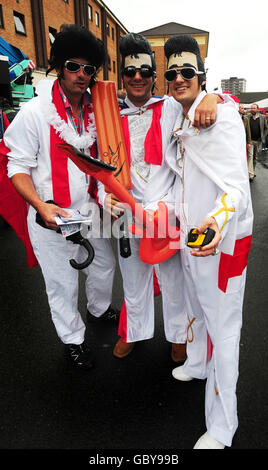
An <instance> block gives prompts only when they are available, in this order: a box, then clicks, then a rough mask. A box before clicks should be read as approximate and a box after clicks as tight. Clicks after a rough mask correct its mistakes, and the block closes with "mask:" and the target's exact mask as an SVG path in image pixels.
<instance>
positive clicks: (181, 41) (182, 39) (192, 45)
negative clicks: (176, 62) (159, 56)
mask: <svg viewBox="0 0 268 470" xmlns="http://www.w3.org/2000/svg"><path fill="white" fill-rule="evenodd" d="M164 50H165V56H166V58H167V59H169V58H170V56H171V55H172V54H181V53H182V52H192V53H193V54H195V55H196V59H197V66H198V70H199V71H200V72H204V74H202V75H198V83H199V85H200V86H201V84H202V82H203V81H204V80H206V74H205V66H204V62H203V60H202V58H201V55H200V49H199V46H198V43H197V41H196V40H195V39H194V38H193V37H192V36H189V35H187V34H180V35H178V36H172V37H171V38H169V39H168V40H167V42H166V43H165V46H164ZM204 89H205V88H204Z"/></svg>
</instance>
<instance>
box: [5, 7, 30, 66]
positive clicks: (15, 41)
mask: <svg viewBox="0 0 268 470" xmlns="http://www.w3.org/2000/svg"><path fill="white" fill-rule="evenodd" d="M0 5H2V13H3V21H4V28H0V36H1V37H2V38H4V39H5V40H6V41H7V42H9V43H10V44H12V45H13V46H16V47H18V48H19V49H21V50H22V51H23V52H24V53H25V54H26V55H28V56H29V57H30V58H31V59H32V60H33V61H34V62H36V57H35V46H34V34H33V26H32V12H31V2H30V0H20V1H19V3H17V2H16V0H2V1H1V0H0ZM13 11H16V12H18V13H21V14H23V15H24V19H25V29H26V36H24V35H22V34H18V33H16V30H15V24H14V17H13Z"/></svg>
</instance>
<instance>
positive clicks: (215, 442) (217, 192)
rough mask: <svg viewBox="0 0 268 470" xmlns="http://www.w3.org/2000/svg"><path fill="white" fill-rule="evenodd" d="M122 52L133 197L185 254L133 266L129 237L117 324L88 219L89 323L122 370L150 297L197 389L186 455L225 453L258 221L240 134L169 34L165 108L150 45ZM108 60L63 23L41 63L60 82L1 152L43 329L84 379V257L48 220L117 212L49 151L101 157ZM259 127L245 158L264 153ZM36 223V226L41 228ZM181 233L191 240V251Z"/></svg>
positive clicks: (185, 45) (194, 57) (148, 320)
mask: <svg viewBox="0 0 268 470" xmlns="http://www.w3.org/2000/svg"><path fill="white" fill-rule="evenodd" d="M119 48H120V54H121V59H122V60H121V63H122V69H121V73H122V79H123V84H124V90H125V93H126V96H125V97H123V99H120V100H119V107H120V114H121V117H122V123H124V124H123V129H124V134H125V140H126V142H127V143H128V145H127V148H128V164H129V171H130V176H131V182H132V189H131V191H130V192H131V194H132V196H133V197H134V198H135V200H136V201H137V203H139V204H140V205H142V207H143V208H144V209H145V211H147V213H148V215H149V217H152V218H155V217H156V215H157V214H158V210H159V209H158V207H159V206H158V203H159V201H161V202H163V203H165V205H166V207H167V208H168V211H169V212H170V214H173V215H175V217H176V219H177V221H178V223H179V225H180V247H179V249H178V250H177V251H176V253H175V254H173V256H170V257H168V258H167V259H166V260H165V261H163V262H162V263H159V264H157V265H155V264H149V263H144V262H143V261H141V259H140V256H139V247H140V242H141V239H140V237H135V236H132V237H130V238H129V243H130V251H131V255H130V256H129V257H127V258H124V257H122V256H120V250H119V251H118V260H119V266H120V271H121V275H122V280H123V292H124V304H123V306H122V310H121V312H120V313H119V312H117V311H116V310H115V309H113V307H112V287H113V281H114V272H115V255H114V252H113V250H112V247H111V244H110V240H109V238H106V237H105V236H104V235H102V236H100V237H96V236H94V230H92V229H91V228H92V226H94V220H96V219H94V217H93V219H92V221H91V224H90V227H91V228H89V229H88V233H87V237H88V239H89V240H90V243H91V245H92V247H93V248H94V253H95V256H94V259H93V261H92V263H91V264H90V265H89V266H88V267H86V268H85V269H84V273H85V274H86V276H87V278H86V284H85V288H86V295H87V302H88V304H87V309H88V313H87V315H88V318H89V319H90V320H92V321H93V320H94V321H103V320H106V321H111V322H119V330H118V333H119V340H118V341H117V343H116V345H115V347H114V350H113V354H114V356H115V357H117V358H118V359H120V360H121V359H122V358H125V357H126V356H128V355H129V354H130V353H131V352H132V351H133V347H134V345H135V342H137V341H141V340H148V339H150V338H152V337H153V335H154V296H155V295H157V293H156V285H157V288H158V293H159V292H161V295H162V310H163V318H164V330H165V336H166V339H167V341H168V342H170V343H171V357H172V359H173V361H174V363H175V364H176V367H175V368H174V370H173V371H172V375H173V377H174V379H176V380H179V381H181V382H188V381H190V380H193V379H195V378H197V379H202V380H206V395H205V402H206V407H205V408H206V428H207V429H206V432H205V434H204V435H203V436H201V438H200V439H199V440H198V442H197V443H196V445H195V447H194V448H195V449H223V448H224V447H225V446H231V444H232V439H233V436H234V434H235V432H236V429H237V426H238V419H237V404H236V383H237V377H238V359H239V357H238V356H239V338H240V330H241V326H242V305H243V296H244V288H245V279H246V266H247V259H248V254H249V250H250V244H251V233H252V223H253V214H252V206H251V197H250V187H249V177H248V172H249V170H248V166H247V158H246V138H245V129H244V126H243V123H242V121H241V119H240V116H239V113H238V112H237V107H236V104H235V103H234V102H233V100H232V99H231V98H230V97H229V96H227V95H224V94H223V95H219V96H218V95H214V94H207V93H206V88H205V86H206V73H205V68H204V64H203V61H202V58H201V55H200V51H199V47H198V44H197V42H196V41H195V39H193V38H192V37H190V36H187V35H182V36H175V37H172V38H170V39H169V40H168V41H167V42H166V44H165V55H166V59H167V63H168V67H167V70H166V72H165V79H166V80H167V82H168V83H169V91H170V96H164V97H158V96H156V95H155V94H154V91H155V83H156V77H157V70H156V64H155V60H154V55H153V51H152V49H151V46H150V44H149V42H148V41H147V40H146V39H145V38H144V37H143V36H141V35H139V34H135V33H128V34H126V35H125V36H123V37H122V38H121V39H120V43H119ZM105 57H106V51H105V48H104V45H103V43H102V41H100V40H99V39H97V38H96V37H95V36H94V35H93V34H92V33H91V32H90V31H88V30H87V29H85V28H81V27H78V26H75V25H69V26H66V25H64V26H63V27H62V29H61V31H60V33H58V35H57V36H56V39H55V41H54V43H53V45H52V47H51V53H50V59H49V65H50V68H49V71H51V70H56V73H57V79H56V80H55V81H50V80H46V81H44V82H43V83H42V84H40V86H39V87H38V89H37V95H38V96H36V97H35V98H33V99H32V100H30V101H29V102H28V103H27V104H25V105H24V106H23V108H22V109H21V110H20V111H19V113H18V114H17V116H16V118H15V119H14V120H13V122H12V124H10V125H9V126H7V128H6V130H5V133H4V138H3V140H2V143H1V154H2V156H3V157H4V158H6V161H7V174H8V178H9V179H10V180H11V181H12V184H13V186H14V188H15V189H16V191H17V193H18V194H19V195H20V196H21V197H22V198H23V200H24V201H26V203H27V205H28V206H29V210H28V213H27V226H28V232H29V238H30V242H31V245H32V248H33V252H34V256H35V257H36V262H38V263H39V265H40V267H41V270H42V274H43V276H44V280H45V285H46V292H47V296H48V302H49V306H50V311H51V317H52V321H53V323H54V325H55V328H56V331H57V334H58V336H59V338H60V340H61V341H62V342H63V343H64V344H65V345H66V348H67V350H68V351H69V355H70V359H71V360H72V361H73V363H74V364H75V365H76V366H78V367H81V368H85V369H91V368H92V365H93V359H92V351H91V350H90V348H89V346H88V345H87V344H86V343H85V340H84V338H85V328H86V327H85V324H84V322H83V320H82V317H81V314H80V312H79V311H78V307H77V305H78V272H77V270H75V269H73V267H72V266H71V265H70V263H69V259H71V258H72V259H73V258H74V259H78V260H79V259H83V248H82V247H81V246H80V245H76V244H73V243H72V242H71V241H66V239H65V238H64V237H63V236H62V234H61V233H59V230H58V229H59V227H58V225H57V223H56V220H55V217H56V216H58V215H60V216H62V217H65V218H69V217H70V212H69V209H79V210H82V209H83V210H84V211H85V208H88V207H89V204H90V207H92V206H93V207H95V208H96V211H97V208H99V207H100V208H101V210H102V211H103V212H105V213H108V214H110V217H111V218H112V219H115V220H116V219H117V218H118V217H120V216H121V215H122V214H123V213H124V211H125V210H126V208H125V206H124V204H123V203H122V201H120V200H119V199H118V198H117V197H115V195H113V194H112V193H110V192H109V191H108V190H107V188H105V186H104V185H102V184H101V183H98V184H97V193H96V185H95V190H93V186H94V184H93V183H94V181H93V178H89V177H88V175H86V174H85V173H84V172H82V171H81V170H80V169H79V168H78V167H77V166H76V165H75V164H74V163H73V162H72V161H71V160H70V159H68V158H67V156H66V154H65V153H64V152H63V151H62V150H61V149H60V147H59V146H58V144H60V143H62V142H65V143H67V144H70V145H71V146H73V147H76V148H77V149H80V150H82V151H83V152H84V153H85V154H87V155H90V156H92V157H94V158H99V155H98V136H97V134H96V128H95V125H94V108H93V105H92V101H91V95H90V90H91V89H92V88H93V87H94V85H95V82H96V80H97V78H96V74H97V72H98V70H99V69H100V67H101V66H102V65H103V63H104V61H105ZM107 119H109V116H107ZM255 121H256V119H254V123H253V127H252V129H253V128H254V129H255V133H254V131H253V130H251V137H250V141H249V140H247V144H248V146H249V145H251V142H255V141H256V142H258V141H259V138H257V130H256V127H257V126H254V124H256V122H255ZM243 122H244V124H245V120H244V118H243ZM259 122H262V121H261V119H260V121H259ZM245 127H246V125H245ZM247 138H248V137H247ZM248 148H249V147H248ZM253 162H254V154H253ZM253 168H254V166H253ZM250 174H251V173H250ZM250 177H251V176H250ZM95 183H96V182H95ZM96 194H97V196H96ZM84 211H83V213H84ZM97 212H98V211H97ZM37 214H39V216H40V217H41V219H42V220H43V226H41V225H39V224H38V223H37V222H36V220H37V219H36V215H37ZM190 229H193V230H194V233H195V235H196V238H197V239H198V242H197V243H196V245H194V246H192V247H191V248H189V247H188V246H187V243H188V234H189V231H190ZM208 232H210V233H213V235H214V236H213V237H212V239H211V240H210V241H209V242H208V244H202V242H200V241H199V240H200V239H201V240H203V239H204V237H205V234H207V233H208ZM102 233H103V234H104V232H102ZM208 344H209V345H210V347H209V348H208ZM167 373H168V372H167ZM186 386H187V385H186ZM178 393H179V390H178ZM189 417H190V410H189Z"/></svg>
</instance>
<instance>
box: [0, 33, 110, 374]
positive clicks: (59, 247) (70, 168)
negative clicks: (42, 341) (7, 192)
mask: <svg viewBox="0 0 268 470" xmlns="http://www.w3.org/2000/svg"><path fill="white" fill-rule="evenodd" d="M104 58H105V50H104V46H103V43H102V42H101V41H100V40H99V39H97V38H96V37H95V36H94V35H93V34H92V33H91V32H89V31H88V30H86V29H85V28H81V27H78V26H75V25H70V26H68V27H66V26H64V27H62V29H61V32H60V33H58V35H57V37H56V39H55V42H54V43H53V46H52V48H51V55H50V69H49V70H52V69H54V68H55V69H56V71H57V73H58V79H57V80H55V81H54V83H53V86H52V85H51V81H47V80H45V81H43V83H42V84H40V95H39V96H37V97H35V98H33V99H32V100H31V101H29V102H28V103H26V104H25V105H24V107H23V108H22V109H21V110H20V112H19V113H18V115H17V117H16V119H15V120H14V121H13V122H12V124H11V125H10V126H9V128H8V130H7V132H6V133H5V137H4V143H5V146H6V149H7V156H8V159H9V161H8V175H9V177H10V178H11V180H12V183H13V185H14V186H15V188H16V190H17V191H18V193H19V194H21V195H22V196H23V197H24V198H25V199H26V201H27V202H28V203H29V204H30V207H29V212H28V219H27V221H28V231H29V235H30V240H31V243H32V246H33V249H34V253H35V256H36V258H37V260H38V262H39V265H40V267H41V269H42V273H43V276H44V280H45V284H46V292H47V295H48V301H49V306H50V310H51V315H52V320H53V322H54V325H55V328H56V331H57V334H58V336H59V338H60V339H61V341H62V342H63V343H64V344H65V345H66V347H67V350H68V352H69V355H70V358H71V359H72V360H73V362H74V364H75V365H77V366H79V367H82V368H91V367H92V359H91V352H90V350H89V348H88V347H87V345H86V344H85V342H84V335H85V324H84V322H83V320H82V317H81V315H80V312H79V311H78V271H77V270H75V269H73V268H72V267H71V265H70V263H69V260H70V259H75V260H76V261H80V262H81V261H83V260H84V259H85V256H86V255H85V250H84V248H83V247H81V246H78V245H75V244H73V243H72V242H71V241H67V240H66V239H65V238H64V237H63V236H62V235H61V234H59V233H57V232H56V230H57V229H58V226H57V225H56V222H55V216H56V214H60V215H63V216H68V213H66V211H65V210H64V209H66V208H68V209H78V210H81V212H82V213H83V214H85V215H87V212H85V211H89V209H91V210H92V209H93V212H94V208H95V209H96V212H98V211H97V208H98V206H97V204H96V201H95V200H94V199H93V198H92V197H91V196H90V195H89V182H90V181H89V179H88V178H86V176H85V174H84V173H83V172H81V171H80V170H79V169H78V168H77V167H76V165H74V163H73V162H72V161H71V160H70V159H67V157H66V156H65V154H64V153H63V152H62V151H60V150H59V148H58V147H57V143H59V142H67V143H69V144H71V145H74V146H75V147H77V148H79V149H81V150H83V151H84V152H86V153H88V154H91V155H92V156H94V157H96V156H97V155H96V153H97V151H96V129H95V123H94V114H93V108H92V104H91V99H90V94H89V93H88V92H87V89H88V87H91V86H94V77H95V75H96V72H97V69H98V68H99V67H100V66H101V65H102V64H103V62H104ZM41 85H42V86H41ZM51 200H52V201H54V202H55V203H56V204H58V205H59V207H58V206H56V205H55V204H50V203H49V204H48V203H46V201H51ZM37 211H38V212H39V214H40V215H41V217H42V219H43V221H44V222H45V225H46V226H47V228H50V229H51V230H48V229H46V228H43V227H41V226H40V225H38V224H37V223H36V213H37ZM93 224H94V220H93ZM89 236H90V235H89ZM90 243H91V244H92V246H93V248H94V251H95V257H94V260H93V262H92V264H91V265H89V266H88V268H86V269H84V272H85V274H86V275H87V280H86V294H87V300H88V310H89V311H90V312H91V314H93V315H95V317H96V318H101V316H103V315H102V314H103V312H104V313H105V316H107V312H108V314H109V312H110V307H109V306H110V304H111V297H112V286H113V279H114V271H115V259H114V254H113V251H112V248H111V245H110V241H109V240H108V239H104V238H99V239H97V238H91V239H90Z"/></svg>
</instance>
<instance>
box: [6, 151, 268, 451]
mask: <svg viewBox="0 0 268 470" xmlns="http://www.w3.org/2000/svg"><path fill="white" fill-rule="evenodd" d="M260 158H261V162H259V163H258V165H257V177H256V178H255V180H254V182H253V183H252V184H251V190H252V197H253V205H254V211H255V222H254V240H253V247H252V251H251V255H250V260H249V266H248V277H247V286H246V294H245V302H244V326H243V330H242V337H241V345H240V358H241V359H240V376H239V382H238V411H239V428H238V431H237V433H236V436H235V438H234V441H233V446H232V448H231V450H233V449H266V448H267V447H268V432H267V421H268V401H267V388H268V378H267V362H268V348H267V340H268V316H267V285H268V270H267V265H268V256H267V234H268V217H267V207H268V190H267V188H268V172H267V168H268V155H267V154H263V155H261V156H260ZM0 241H1V253H0V261H1V272H0V290H1V316H0V328H1V344H0V357H1V365H0V370H1V373H0V393H1V399H0V416H1V420H0V449H2V451H3V449H7V450H14V449H16V450H19V449H21V450H22V449H31V450H34V449H50V450H52V449H64V450H67V449H68V450H71V449H87V450H93V449H101V450H103V451H104V450H105V449H114V450H115V449H122V450H126V449H129V450H131V449H133V450H135V449H143V450H144V451H145V452H147V453H153V452H154V453H156V452H157V450H159V449H162V450H168V449H171V450H172V451H174V452H175V451H177V452H179V451H180V450H182V449H185V450H187V449H192V447H193V445H194V443H195V441H196V440H197V438H198V437H199V436H200V435H201V434H202V433H203V432H204V430H205V422H204V388H205V383H204V382H203V381H198V380H196V381H193V382H190V383H180V382H178V381H175V380H174V379H173V378H172V376H171V370H172V368H173V367H174V363H173V362H172V360H171V358H170V345H169V344H168V343H167V342H166V341H165V338H164V334H163V323H162V314H161V298H160V297H158V298H157V299H156V327H155V337H154V339H152V340H150V341H145V342H141V343H140V344H137V345H136V347H135V349H134V350H133V352H132V354H131V355H130V356H129V357H127V358H125V359H123V360H119V359H116V358H114V357H113V355H112V349H113V346H114V343H115V342H116V340H117V329H116V328H115V327H113V326H112V325H92V326H88V328H87V339H88V341H89V343H90V344H91V347H92V349H94V351H95V355H96V358H97V364H96V368H95V369H94V370H93V371H92V372H90V373H87V372H81V371H79V370H76V369H74V368H73V367H72V366H71V365H70V364H69V362H68V360H67V359H66V356H65V352H64V347H63V345H62V344H61V343H60V341H59V340H58V338H57V336H56V333H55V331H54V327H53V325H52V322H51V320H50V317H49V308H48V304H47V299H46V294H45V288H44V283H43V280H42V276H41V273H40V269H39V267H37V268H34V269H32V270H31V269H28V268H27V267H26V260H25V252H24V247H23V245H22V243H21V242H20V240H18V238H17V237H16V235H15V234H14V232H13V231H12V229H10V228H7V227H5V226H3V224H2V226H1V229H0ZM83 282H84V279H83V277H82V276H81V295H80V300H79V304H80V305H79V306H80V309H81V312H82V314H83V316H84V314H85V310H86V300H85V297H84V295H83V289H82V287H83ZM122 297H123V295H122V282H121V278H120V274H119V271H118V270H117V273H116V280H115V286H114V303H115V305H116V306H117V307H119V308H120V306H121V302H122ZM226 451H227V452H230V450H229V449H228V450H226ZM3 455H5V454H3ZM13 455H14V454H13ZM15 455H16V456H17V454H15ZM33 455H34V454H31V458H33ZM225 455H226V454H225ZM229 455H230V454H229ZM1 456H2V454H1ZM18 458H19V457H18ZM65 458H66V454H65Z"/></svg>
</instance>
